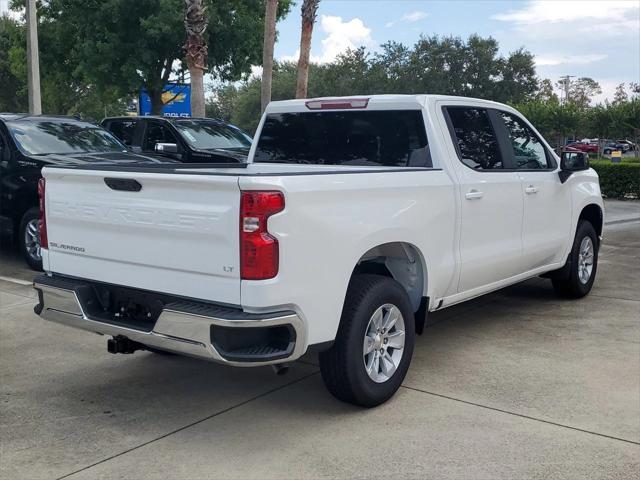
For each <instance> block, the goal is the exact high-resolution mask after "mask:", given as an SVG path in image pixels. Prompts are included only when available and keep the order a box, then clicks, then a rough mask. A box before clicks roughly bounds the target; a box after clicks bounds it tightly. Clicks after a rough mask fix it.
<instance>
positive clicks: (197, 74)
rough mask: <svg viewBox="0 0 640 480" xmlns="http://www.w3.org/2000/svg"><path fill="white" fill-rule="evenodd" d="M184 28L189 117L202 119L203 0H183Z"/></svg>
mask: <svg viewBox="0 0 640 480" xmlns="http://www.w3.org/2000/svg"><path fill="white" fill-rule="evenodd" d="M184 6H185V13H184V27H185V30H186V31H187V42H186V44H185V46H184V50H185V54H186V55H185V56H186V59H187V67H188V68H189V73H190V74H191V116H192V117H204V116H205V112H204V82H203V78H204V72H205V70H206V69H207V54H208V50H207V44H206V42H205V40H204V32H205V30H206V29H207V18H206V17H205V8H204V3H203V0H185V1H184Z"/></svg>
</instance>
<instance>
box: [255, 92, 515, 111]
mask: <svg viewBox="0 0 640 480" xmlns="http://www.w3.org/2000/svg"><path fill="white" fill-rule="evenodd" d="M341 100H342V101H343V102H342V103H345V102H347V101H358V100H360V101H366V102H367V104H366V105H367V106H366V107H357V108H358V109H365V108H369V107H373V108H375V109H381V110H384V109H394V108H421V107H423V106H425V105H426V104H427V103H431V102H436V101H439V100H440V101H464V102H473V104H476V105H477V104H482V105H486V106H487V107H500V108H507V109H510V108H511V107H509V106H508V105H504V104H502V103H498V102H493V101H490V100H483V99H480V98H471V97H459V96H454V95H430V94H428V95H405V94H385V95H350V96H343V97H318V98H305V99H295V100H281V101H275V102H271V103H270V104H269V106H268V107H267V113H281V112H287V111H289V112H290V111H308V110H309V107H308V106H307V104H314V103H317V104H321V103H322V102H327V103H331V102H333V103H340V101H341ZM354 108H355V107H354ZM317 109H318V110H320V109H322V108H321V107H318V108H317ZM328 109H334V110H345V109H348V107H344V108H339V107H335V106H334V107H330V108H328Z"/></svg>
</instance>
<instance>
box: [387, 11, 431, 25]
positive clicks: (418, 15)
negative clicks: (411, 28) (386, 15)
mask: <svg viewBox="0 0 640 480" xmlns="http://www.w3.org/2000/svg"><path fill="white" fill-rule="evenodd" d="M428 16H429V14H428V13H427V12H423V11H420V10H416V11H414V12H410V13H405V14H404V15H403V16H402V17H401V18H400V19H399V20H394V21H392V22H387V23H385V25H384V26H385V27H387V28H389V27H393V26H395V25H397V24H398V23H401V22H409V23H415V22H419V21H420V20H424V19H425V18H427V17H428Z"/></svg>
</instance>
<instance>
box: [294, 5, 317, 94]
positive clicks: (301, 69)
mask: <svg viewBox="0 0 640 480" xmlns="http://www.w3.org/2000/svg"><path fill="white" fill-rule="evenodd" d="M319 3H320V0H304V2H303V3H302V30H301V32H300V58H298V82H297V85H296V98H307V85H308V83H309V56H310V53H311V36H312V35H313V24H314V23H315V21H316V13H317V11H318V4H319Z"/></svg>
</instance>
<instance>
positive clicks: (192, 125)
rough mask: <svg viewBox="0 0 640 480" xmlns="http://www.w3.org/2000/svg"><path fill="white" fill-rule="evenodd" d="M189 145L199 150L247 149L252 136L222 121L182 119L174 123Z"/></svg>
mask: <svg viewBox="0 0 640 480" xmlns="http://www.w3.org/2000/svg"><path fill="white" fill-rule="evenodd" d="M174 125H175V127H176V128H177V129H178V131H179V132H180V133H181V135H182V138H184V139H185V140H186V141H187V143H189V145H191V146H192V147H193V148H197V149H199V150H214V149H219V148H221V149H227V150H235V149H238V150H247V149H249V148H250V147H251V138H250V137H249V136H248V135H247V134H246V133H244V132H243V131H242V130H240V129H239V128H235V127H231V126H227V125H224V124H221V123H214V122H203V121H192V120H180V121H176V122H175V123H174Z"/></svg>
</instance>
